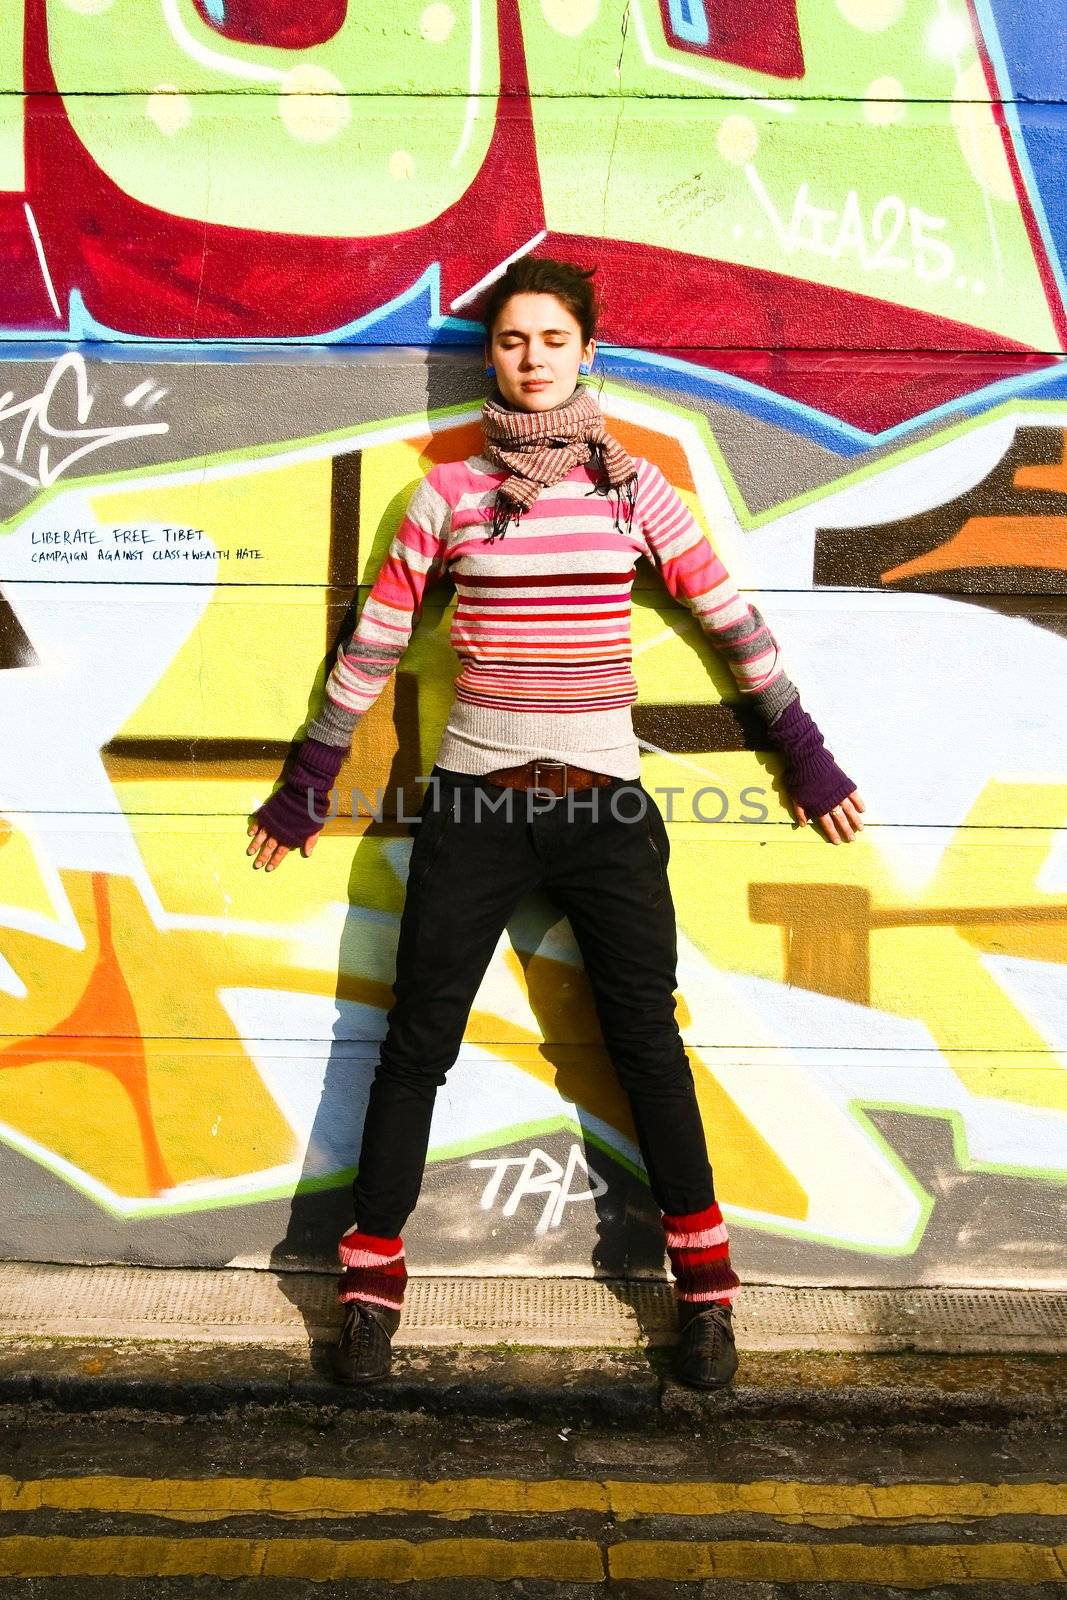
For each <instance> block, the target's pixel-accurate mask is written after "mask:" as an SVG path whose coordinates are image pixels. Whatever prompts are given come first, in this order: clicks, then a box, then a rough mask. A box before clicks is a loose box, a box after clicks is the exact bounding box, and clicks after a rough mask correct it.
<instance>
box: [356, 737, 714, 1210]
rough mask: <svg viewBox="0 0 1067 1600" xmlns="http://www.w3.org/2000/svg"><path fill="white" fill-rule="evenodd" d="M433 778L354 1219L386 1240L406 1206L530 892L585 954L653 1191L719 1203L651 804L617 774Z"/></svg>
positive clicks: (662, 841) (669, 1204) (662, 832)
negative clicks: (509, 780)
mask: <svg viewBox="0 0 1067 1600" xmlns="http://www.w3.org/2000/svg"><path fill="white" fill-rule="evenodd" d="M433 776H434V777H435V778H436V779H437V780H438V781H437V783H436V785H435V784H434V783H431V784H430V786H429V787H428V789H427V792H426V796H425V799H424V800H423V804H422V807H421V809H420V811H419V820H418V822H417V823H416V824H415V828H416V835H415V843H414V845H413V847H412V852H411V858H410V863H409V867H408V882H407V893H406V898H405V901H404V911H403V915H402V917H401V922H400V938H399V944H398V947H397V959H396V978H395V980H394V984H393V992H394V996H395V1004H394V1005H393V1007H392V1009H391V1010H390V1012H389V1016H388V1019H387V1021H388V1032H387V1035H386V1038H385V1040H384V1042H383V1044H382V1048H381V1058H380V1062H379V1065H378V1067H377V1069H376V1071H375V1075H374V1082H373V1084H372V1085H371V1091H370V1098H369V1101H368V1105H367V1117H366V1122H365V1124H364V1130H363V1147H362V1154H361V1157H360V1164H359V1173H358V1176H357V1178H356V1181H355V1183H354V1185H353V1194H354V1198H355V1214H356V1224H357V1226H358V1227H359V1228H360V1229H361V1230H362V1231H363V1232H364V1233H371V1234H378V1235H380V1236H381V1237H383V1238H395V1237H396V1236H397V1235H398V1234H399V1233H400V1232H401V1230H402V1228H403V1226H404V1224H405V1222H406V1221H407V1219H408V1216H409V1215H410V1213H411V1212H412V1211H413V1210H414V1208H415V1202H416V1200H417V1199H418V1195H419V1189H420V1187H421V1184H422V1176H423V1170H424V1167H425V1163H426V1151H427V1146H428V1144H429V1136H430V1120H431V1117H432V1114H433V1107H434V1099H435V1097H436V1094H437V1090H438V1088H439V1087H440V1086H441V1085H442V1084H443V1083H444V1081H445V1074H446V1073H447V1071H448V1069H449V1067H451V1066H452V1064H453V1062H454V1061H455V1059H456V1057H457V1055H458V1054H459V1050H460V1045H461V1043H462V1040H463V1033H464V1029H465V1028H466V1025H467V1019H468V1017H469V1015H470V1009H471V1006H472V1004H473V1002H474V997H475V995H476V993H477V991H478V987H479V985H480V983H481V981H482V977H483V975H484V973H485V970H486V968H487V966H488V965H489V961H490V959H491V957H492V954H493V951H494V950H495V949H496V946H497V943H498V941H499V939H500V935H501V933H502V932H503V930H504V927H505V924H506V923H507V921H508V919H509V918H510V917H511V915H512V913H513V912H514V910H515V908H516V906H517V905H518V902H519V901H520V900H521V898H522V896H523V895H524V894H526V892H527V891H528V890H531V889H534V888H538V887H540V888H543V889H544V890H546V891H547V893H548V894H549V895H550V897H551V898H552V899H553V900H554V901H555V903H556V904H557V905H558V906H559V907H560V909H561V910H562V911H563V912H564V913H565V914H566V916H567V918H568V919H569V921H570V925H571V928H572V930H573V932H574V936H575V938H576V940H577V942H578V946H579V949H580V950H581V954H582V960H583V962H584V964H585V970H586V973H587V974H588V977H589V981H590V984H591V986H592V990H593V995H594V999H595V1002H596V1009H597V1016H598V1018H599V1021H600V1028H601V1032H602V1034H603V1036H604V1043H605V1045H606V1047H607V1050H608V1054H609V1056H610V1058H611V1061H612V1064H613V1065H614V1067H615V1070H616V1072H617V1073H618V1076H619V1081H620V1083H621V1084H622V1087H623V1088H624V1089H625V1091H626V1093H627V1094H628V1096H629V1099H630V1105H631V1107H632V1110H633V1118H634V1124H635V1126H636V1129H637V1138H638V1144H639V1146H640V1150H641V1155H642V1157H643V1160H644V1164H645V1170H646V1171H647V1173H648V1179H649V1185H650V1187H651V1189H652V1194H653V1198H654V1199H655V1200H656V1202H657V1204H658V1205H659V1207H660V1209H661V1210H663V1211H667V1212H672V1213H685V1212H690V1211H702V1210H703V1209H704V1208H705V1207H706V1206H709V1205H711V1204H712V1202H713V1201H714V1198H715V1195H714V1189H713V1186H712V1174H711V1168H710V1166H709V1164H708V1152H707V1145H706V1143H705V1140H704V1129H703V1125H702V1123H701V1120H700V1112H699V1109H698V1107H697V1101H696V1094H695V1091H694V1088H693V1075H692V1071H691V1069H690V1066H689V1061H688V1059H687V1057H686V1054H685V1048H684V1046H683V1044H682V1040H681V1036H680V1034H679V1031H678V1024H677V1021H676V1019H675V1001H674V989H675V983H676V970H677V960H678V950H677V929H676V922H675V912H674V903H673V901H672V899H671V891H670V885H669V883H668V880H667V860H668V857H669V854H670V844H669V842H668V838H667V830H666V827H665V826H664V823H663V818H662V816H661V815H660V812H659V808H658V807H657V806H656V803H655V801H654V800H653V798H652V796H651V795H650V794H649V793H648V791H647V790H646V789H644V788H643V787H642V785H641V784H640V783H639V782H637V781H634V782H631V783H627V782H624V781H623V780H622V779H619V780H616V781H613V782H612V783H611V785H610V786H605V787H604V788H602V789H593V790H583V791H579V792H577V793H575V792H574V791H571V792H570V794H569V795H565V796H563V797H562V798H559V799H553V797H552V796H550V795H546V794H543V793H539V794H537V795H534V796H530V795H528V794H527V793H526V792H524V791H522V790H515V789H504V788H500V787H499V786H498V785H495V784H491V783H488V782H487V781H486V780H485V779H484V778H480V777H472V776H470V775H468V774H466V773H455V772H449V771H445V770H443V769H442V768H440V767H435V768H434V772H433ZM594 807H595V810H594Z"/></svg>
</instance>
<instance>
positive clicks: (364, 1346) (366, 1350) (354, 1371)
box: [330, 1300, 400, 1383]
mask: <svg viewBox="0 0 1067 1600" xmlns="http://www.w3.org/2000/svg"><path fill="white" fill-rule="evenodd" d="M399 1326H400V1312H399V1311H391V1310H390V1309H389V1307H388V1306H373V1305H370V1304H369V1302H368V1301H366V1300H349V1301H348V1303H347V1304H346V1306H345V1315H344V1321H343V1322H342V1324H341V1333H340V1336H339V1338H338V1340H337V1343H336V1345H334V1347H333V1350H332V1351H331V1352H330V1360H331V1364H332V1366H333V1375H334V1377H335V1378H336V1379H337V1381H338V1383H372V1382H373V1381H374V1379H375V1378H384V1377H386V1376H387V1375H388V1372H389V1367H390V1365H391V1363H392V1359H393V1348H392V1343H391V1341H392V1337H393V1334H394V1333H395V1332H396V1330H397V1328H398V1327H399Z"/></svg>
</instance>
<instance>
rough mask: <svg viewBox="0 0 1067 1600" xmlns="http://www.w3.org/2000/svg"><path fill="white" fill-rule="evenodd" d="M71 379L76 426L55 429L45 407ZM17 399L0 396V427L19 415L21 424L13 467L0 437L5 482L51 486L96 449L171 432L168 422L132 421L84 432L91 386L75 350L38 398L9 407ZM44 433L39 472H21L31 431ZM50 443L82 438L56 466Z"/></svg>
mask: <svg viewBox="0 0 1067 1600" xmlns="http://www.w3.org/2000/svg"><path fill="white" fill-rule="evenodd" d="M68 372H70V373H73V375H74V380H75V383H76V385H77V417H78V422H79V426H78V427H77V428H57V427H56V426H55V424H54V423H53V422H51V421H50V420H49V416H48V407H49V403H50V401H51V399H52V396H53V395H54V394H55V392H56V390H57V388H58V387H59V385H60V383H61V382H62V380H63V378H64V377H65V376H66V374H67V373H68ZM14 399H15V391H14V390H13V389H8V390H6V391H5V392H4V393H3V394H0V423H3V422H7V421H8V420H9V419H10V418H11V417H18V416H23V417H24V419H25V420H24V421H23V424H22V429H21V431H20V433H19V438H18V445H17V447H16V450H15V454H14V458H13V459H14V462H15V463H16V465H12V464H11V461H10V460H5V459H4V454H5V452H4V444H3V440H2V439H0V473H3V474H4V475H5V476H7V477H9V478H15V479H17V480H18V482H20V483H25V484H28V485H29V486H30V487H31V488H38V487H40V488H42V489H47V488H50V487H51V485H52V484H53V483H55V481H56V479H57V478H59V477H61V476H62V474H63V473H64V472H66V471H67V470H68V469H69V468H70V467H72V466H73V465H74V463H75V462H76V461H80V460H81V458H82V457H83V456H87V455H91V454H92V452H93V451H94V450H104V449H106V448H107V447H108V446H109V445H116V444H124V443H128V442H129V441H130V440H131V439H139V438H141V437H143V436H144V435H146V434H151V433H169V432H170V423H169V422H134V423H127V424H125V425H122V426H120V425H115V424H112V425H111V426H108V427H102V428H87V427H85V426H84V424H85V423H86V422H87V421H88V418H89V413H90V411H91V410H92V408H93V402H94V399H95V396H94V395H93V392H92V390H91V389H90V388H89V380H88V373H87V371H86V366H85V360H84V357H83V356H82V355H80V354H79V352H78V351H76V350H71V351H68V353H67V354H66V355H64V356H61V357H60V358H59V360H58V361H57V362H56V363H55V365H54V366H53V368H52V370H51V372H50V373H49V375H48V380H47V382H46V383H45V385H44V388H43V389H42V390H41V391H40V393H39V394H35V395H31V396H30V398H29V399H28V400H21V401H19V402H18V404H12V402H13V401H14ZM35 426H36V428H37V429H38V430H39V432H40V433H43V434H45V435H46V436H47V437H46V440H45V442H44V443H42V444H40V445H39V449H38V456H37V472H36V474H35V475H34V474H33V473H31V472H27V471H25V470H23V468H24V465H25V460H26V455H27V446H28V445H29V443H30V437H31V433H32V431H33V429H34V427H35ZM49 439H84V440H85V443H84V444H81V445H79V446H78V448H77V449H74V450H71V451H70V452H69V453H68V454H67V455H65V456H63V457H62V459H61V460H59V461H56V462H55V463H54V464H53V462H52V460H51V456H50V451H51V446H50V445H49V443H48V440H49Z"/></svg>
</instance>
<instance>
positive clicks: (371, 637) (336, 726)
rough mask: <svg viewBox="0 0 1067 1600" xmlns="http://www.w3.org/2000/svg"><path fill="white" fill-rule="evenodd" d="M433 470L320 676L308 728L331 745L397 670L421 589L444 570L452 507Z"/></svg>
mask: <svg viewBox="0 0 1067 1600" xmlns="http://www.w3.org/2000/svg"><path fill="white" fill-rule="evenodd" d="M440 474H441V468H440V467H434V468H432V469H431V470H430V472H428V473H427V475H426V477H425V478H423V479H422V481H421V483H420V484H419V485H418V487H417V488H416V490H415V492H414V494H413V495H412V497H411V500H410V502H409V504H408V507H407V511H406V512H405V514H404V518H403V521H402V522H401V524H400V526H399V528H398V529H397V530H396V533H395V534H394V535H393V538H392V540H391V542H390V545H389V549H388V551H387V552H386V556H385V559H384V561H383V562H382V564H381V566H380V567H379V569H378V573H377V576H376V577H375V579H374V582H373V584H372V585H371V589H370V593H369V594H368V595H367V598H366V600H365V601H364V603H363V609H362V610H361V612H360V615H359V621H358V622H357V624H356V626H355V629H354V630H353V632H352V634H351V636H350V637H349V639H348V640H347V641H346V643H345V644H344V645H343V646H342V648H341V650H340V651H339V652H338V655H337V660H336V661H335V663H334V666H333V670H332V671H331V673H330V676H329V678H328V679H327V681H326V705H325V707H324V709H323V712H322V715H321V716H320V717H319V718H318V719H317V721H316V723H314V724H312V725H311V727H310V728H309V730H308V731H309V732H316V733H317V734H318V736H319V737H322V738H325V739H327V740H328V741H329V742H331V743H341V742H342V740H343V739H344V737H345V736H346V735H347V737H348V738H351V733H352V729H353V727H354V726H355V723H356V721H357V720H358V719H359V717H361V716H362V715H363V714H364V712H366V711H367V710H368V709H369V707H370V706H372V705H373V704H374V702H375V700H376V699H377V698H378V696H379V695H380V694H381V692H382V690H383V689H384V688H385V685H386V683H387V682H388V681H389V679H390V677H391V676H392V674H393V672H394V671H395V669H396V666H397V663H398V662H399V660H400V658H401V656H402V655H403V653H404V651H405V650H406V649H407V646H408V643H409V641H410V639H411V635H412V632H413V631H414V628H415V624H416V622H417V621H418V618H419V613H420V611H421V609H422V603H423V599H424V598H425V595H426V592H427V590H428V589H429V588H430V587H431V586H432V585H433V584H434V583H435V582H436V581H437V579H438V578H439V577H440V576H441V573H442V572H443V571H444V566H445V555H446V550H447V545H448V530H449V522H450V518H451V507H450V505H449V503H448V501H447V500H446V498H445V496H444V495H443V493H442V492H441V486H440V482H439V478H440Z"/></svg>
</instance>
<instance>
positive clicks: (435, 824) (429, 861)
mask: <svg viewBox="0 0 1067 1600" xmlns="http://www.w3.org/2000/svg"><path fill="white" fill-rule="evenodd" d="M432 793H433V791H432V790H431V791H429V793H428V795H427V796H426V798H424V800H423V803H422V805H421V806H420V808H419V814H418V820H417V822H416V823H415V830H414V831H415V842H414V843H413V844H412V846H411V854H410V855H409V857H408V877H407V888H408V890H409V891H410V890H411V889H413V888H415V887H417V885H418V884H420V883H422V881H423V879H424V878H425V877H426V875H427V873H428V872H429V870H430V868H431V867H432V866H433V864H434V862H435V861H436V859H437V854H438V851H439V850H440V848H441V845H442V843H443V842H444V837H445V833H446V832H447V830H448V827H449V824H450V823H451V821H452V818H453V816H454V815H455V807H456V793H455V790H453V791H452V793H451V794H448V792H447V791H444V790H443V791H442V792H441V794H440V796H439V797H438V801H437V804H436V805H435V806H433V808H432V810H427V809H426V807H427V802H428V801H430V800H431V797H432Z"/></svg>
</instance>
